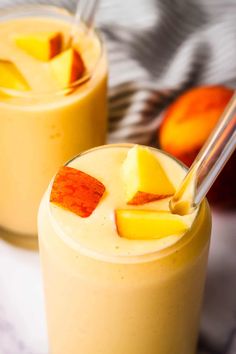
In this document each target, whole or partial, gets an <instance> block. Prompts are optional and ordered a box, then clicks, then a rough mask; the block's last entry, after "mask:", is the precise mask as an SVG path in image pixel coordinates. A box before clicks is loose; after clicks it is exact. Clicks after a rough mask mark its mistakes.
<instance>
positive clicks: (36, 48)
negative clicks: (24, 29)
mask: <svg viewBox="0 0 236 354" xmlns="http://www.w3.org/2000/svg"><path fill="white" fill-rule="evenodd" d="M15 42H16V45H17V46H18V47H19V48H21V49H22V50H24V51H25V52H26V53H27V54H29V55H31V56H32V57H34V58H36V59H39V60H42V61H49V60H50V59H51V58H53V57H55V56H56V55H57V54H59V53H60V52H61V50H62V35H61V33H57V32H56V33H55V32H49V33H47V32H46V33H32V34H27V35H21V36H18V37H16V38H15Z"/></svg>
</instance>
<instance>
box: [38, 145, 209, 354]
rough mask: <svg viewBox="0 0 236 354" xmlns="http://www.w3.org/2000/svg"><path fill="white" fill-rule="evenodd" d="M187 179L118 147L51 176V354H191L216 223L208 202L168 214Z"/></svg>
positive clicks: (46, 217)
mask: <svg viewBox="0 0 236 354" xmlns="http://www.w3.org/2000/svg"><path fill="white" fill-rule="evenodd" d="M135 149H136V150H135ZM138 149H139V150H138ZM148 166H149V167H150V168H151V169H149V170H148V169H147V167H148ZM185 173H186V171H185V168H184V167H183V166H182V165H180V163H179V162H177V161H176V160H175V159H173V158H171V157H170V156H169V155H166V154H164V153H163V152H161V151H158V150H155V149H152V148H144V147H136V146H135V147H133V146H132V145H126V144H121V145H107V146H102V147H99V148H95V149H92V150H89V151H88V152H86V153H82V154H81V155H79V156H78V157H76V158H75V159H73V160H71V161H70V162H69V164H68V165H66V166H65V167H62V168H61V170H60V171H59V172H58V174H57V175H56V176H55V178H54V179H53V181H52V183H51V184H50V186H49V188H48V190H47V192H46V193H45V195H44V197H43V199H42V202H41V205H40V209H39V216H38V230H39V241H40V253H41V263H42V270H43V276H44V285H45V298H46V312H47V321H48V333H49V348H50V354H64V353H70V354H78V353H83V354H94V353H101V354H111V353H112V354H147V353H148V354H157V353H158V354H180V353H181V354H194V353H195V349H196V340H197V335H198V328H199V317H200V311H201V302H202V295H203V290H204V282H205V273H206V266H207V257H208V246H209V239H210V230H211V218H210V212H209V208H208V204H207V202H206V201H204V202H203V203H202V205H201V206H200V207H199V209H198V210H196V211H195V212H194V213H192V214H189V215H184V216H179V215H173V214H171V213H170V211H169V200H170V197H171V195H172V194H173V193H174V190H175V189H176V187H177V186H178V185H179V184H180V181H181V180H182V178H183V176H184V175H185ZM136 174H137V175H136ZM150 176H152V177H153V178H152V180H151V179H150V178H149V177H150ZM159 177H160V180H159V181H158V179H159ZM131 180H132V183H131ZM161 181H162V183H159V182H161Z"/></svg>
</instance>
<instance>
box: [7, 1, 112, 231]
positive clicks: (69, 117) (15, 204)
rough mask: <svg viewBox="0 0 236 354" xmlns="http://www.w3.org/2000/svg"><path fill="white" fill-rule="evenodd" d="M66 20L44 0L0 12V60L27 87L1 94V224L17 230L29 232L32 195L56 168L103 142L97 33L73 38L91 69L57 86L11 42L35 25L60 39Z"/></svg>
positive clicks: (103, 87) (44, 66)
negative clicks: (60, 87)
mask: <svg viewBox="0 0 236 354" xmlns="http://www.w3.org/2000/svg"><path fill="white" fill-rule="evenodd" d="M72 20H73V17H72V15H70V14H69V13H67V12H66V11H65V10H62V9H59V8H53V7H45V6H28V7H27V6H26V7H24V8H17V9H12V10H9V11H3V12H2V13H0V35H1V38H2V40H1V43H0V59H1V60H4V61H6V60H8V61H11V62H13V63H14V64H15V65H17V67H18V69H19V70H20V72H21V74H22V75H23V76H24V77H25V78H26V79H27V80H28V82H30V86H31V87H32V90H30V91H26V92H25V93H24V94H22V95H18V93H17V92H16V93H15V95H13V96H12V97H7V98H6V96H5V95H1V94H0V151H1V154H0V165H1V174H0V193H1V198H0V227H2V228H3V229H6V230H9V231H11V232H14V233H17V234H22V235H29V236H31V235H34V236H36V234H37V228H36V215H37V209H38V205H39V201H40V198H41V197H42V194H43V191H44V190H45V188H46V186H47V185H48V183H49V181H50V179H51V178H52V176H53V175H54V174H55V172H56V170H57V169H58V167H59V166H60V165H62V164H63V163H65V162H66V161H67V160H68V159H70V158H71V157H72V156H74V155H75V154H78V153H79V152H81V151H83V150H86V149H88V148H91V147H94V146H98V145H101V144H103V143H104V142H105V136H106V126H107V124H106V122H107V104H106V96H107V61H106V53H105V51H104V50H103V45H102V43H101V40H100V38H99V37H98V36H97V34H96V33H95V32H94V31H92V32H90V33H89V34H88V35H86V36H87V37H86V36H84V37H83V38H82V40H81V38H79V37H78V46H79V47H80V48H79V49H80V53H81V56H82V58H83V60H84V62H85V65H86V66H87V67H89V70H90V72H89V74H88V76H89V75H90V76H89V77H87V78H86V79H83V80H82V81H78V82H76V83H75V85H74V86H73V87H68V88H67V89H66V90H62V91H55V90H53V89H52V87H49V86H50V85H47V83H46V79H45V77H46V75H47V74H48V63H46V62H40V61H39V60H36V59H34V58H30V56H29V55H28V54H27V53H24V52H23V51H21V50H20V49H19V48H17V47H16V45H15V42H14V36H15V35H19V33H23V34H25V33H27V34H30V33H37V32H42V31H43V33H44V32H45V33H46V32H53V31H54V32H61V33H62V35H63V36H64V41H65V42H66V38H67V37H68V35H69V32H70V26H71V23H72ZM81 33H82V31H81ZM78 36H79V34H78ZM76 41H77V39H76V40H75V42H76ZM41 88H42V89H41ZM40 90H41V91H40ZM0 92H1V93H2V88H1V87H0Z"/></svg>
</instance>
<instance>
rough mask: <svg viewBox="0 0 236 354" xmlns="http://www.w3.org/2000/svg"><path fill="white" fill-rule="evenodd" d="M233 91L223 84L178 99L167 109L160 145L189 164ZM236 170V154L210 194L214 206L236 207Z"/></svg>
mask: <svg viewBox="0 0 236 354" xmlns="http://www.w3.org/2000/svg"><path fill="white" fill-rule="evenodd" d="M233 93H234V90H232V89H230V88H227V87H224V86H201V87H196V88H193V89H191V90H189V91H187V92H186V93H184V94H183V95H181V96H180V97H179V98H177V100H176V101H175V102H174V103H172V104H171V106H170V107H169V108H168V109H167V111H166V113H165V115H164V119H163V122H162V124H161V127H160V131H159V142H160V145H161V148H162V149H163V150H165V151H167V152H169V153H170V154H172V155H173V156H175V157H177V158H178V159H179V160H181V161H182V162H184V163H185V164H186V165H188V166H190V165H191V164H192V162H193V160H194V159H195V157H196V156H197V154H198V152H199V151H200V149H201V147H202V146H203V144H204V143H205V141H206V139H207V138H208V136H209V135H210V133H211V132H212V130H213V129H214V127H215V125H216V124H217V122H218V120H219V118H220V116H221V114H222V113H223V111H224V109H225V107H226V105H227V104H228V102H229V100H230V98H231V97H232V95H233ZM235 171H236V153H234V154H233V155H232V156H231V158H230V160H229V161H228V162H227V164H226V165H225V167H224V170H223V171H222V172H221V174H220V175H219V177H218V178H217V180H216V182H215V183H214V185H213V187H212V188H211V190H210V192H209V193H208V197H209V200H210V201H211V202H212V203H213V204H214V205H215V206H219V207H227V208H236V183H235Z"/></svg>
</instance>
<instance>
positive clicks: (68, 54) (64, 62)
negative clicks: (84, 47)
mask: <svg viewBox="0 0 236 354" xmlns="http://www.w3.org/2000/svg"><path fill="white" fill-rule="evenodd" d="M50 66H51V70H52V73H53V75H54V77H55V78H56V79H57V81H58V83H59V84H60V87H61V88H66V87H68V86H69V85H70V84H72V83H73V82H75V81H77V80H78V79H80V78H81V77H82V76H83V73H84V71H85V66H84V62H83V60H82V58H81V56H80V54H79V53H78V52H77V51H76V50H75V49H73V48H70V49H67V50H66V51H65V52H63V53H61V54H59V55H57V56H56V57H55V58H54V59H52V60H51V61H50Z"/></svg>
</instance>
